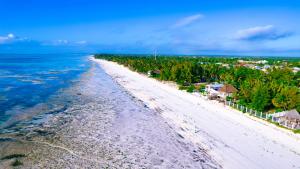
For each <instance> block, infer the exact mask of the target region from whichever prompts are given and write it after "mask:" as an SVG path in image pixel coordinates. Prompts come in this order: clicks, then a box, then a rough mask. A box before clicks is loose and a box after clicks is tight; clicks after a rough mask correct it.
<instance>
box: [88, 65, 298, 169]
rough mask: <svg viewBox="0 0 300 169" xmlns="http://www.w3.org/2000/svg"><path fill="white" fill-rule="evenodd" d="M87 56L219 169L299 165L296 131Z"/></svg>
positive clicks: (291, 166) (290, 166) (120, 66)
mask: <svg viewBox="0 0 300 169" xmlns="http://www.w3.org/2000/svg"><path fill="white" fill-rule="evenodd" d="M92 60H93V61H95V62H97V63H99V64H100V65H101V67H102V68H103V69H104V70H105V72H106V73H107V74H109V75H110V76H111V77H112V78H113V79H114V80H115V81H116V82H117V83H119V84H120V85H121V86H123V87H124V88H125V89H126V90H128V91H129V92H130V93H131V94H132V95H133V96H135V97H137V98H138V99H140V100H142V101H143V102H144V103H145V104H146V105H147V106H148V107H150V108H151V109H154V110H156V111H158V112H160V114H161V116H162V117H164V118H165V119H166V120H167V121H168V123H169V124H170V125H174V126H176V130H177V132H178V133H180V134H181V135H182V136H183V137H185V138H187V139H188V140H191V141H192V142H194V143H195V144H199V145H201V146H203V147H205V149H206V150H207V151H208V152H209V154H210V155H211V156H213V157H214V158H216V160H217V161H218V162H219V163H220V164H221V165H222V166H223V167H224V168H241V167H244V168H245V166H247V167H248V168H297V167H300V165H299V163H297V161H300V148H299V146H298V145H300V139H299V138H300V137H299V136H298V135H295V134H293V133H289V132H288V131H285V129H281V128H278V127H276V126H274V125H273V124H268V123H267V122H264V121H262V120H259V119H255V118H253V117H250V116H249V117H250V118H249V117H248V116H245V115H244V114H242V113H240V112H239V111H237V110H235V109H233V108H230V107H224V106H223V105H220V104H219V103H213V102H212V101H207V100H204V99H203V98H201V97H200V96H195V95H193V94H190V93H187V92H184V91H180V90H178V89H177V88H176V87H175V86H174V85H173V86H172V85H169V84H165V83H162V82H159V81H157V80H155V79H151V78H148V77H146V76H145V75H141V74H139V73H137V72H133V71H131V70H129V69H128V68H126V67H124V66H122V65H118V64H117V63H113V62H109V61H105V60H97V59H92ZM245 143H246V144H247V145H245ZM247 167H246V168H247Z"/></svg>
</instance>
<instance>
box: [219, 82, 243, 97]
mask: <svg viewBox="0 0 300 169" xmlns="http://www.w3.org/2000/svg"><path fill="white" fill-rule="evenodd" d="M237 91H238V90H237V89H236V88H235V87H233V86H232V85H230V84H225V85H223V86H222V87H221V88H220V89H219V91H218V92H219V96H220V97H221V98H222V99H224V100H225V99H226V97H231V96H232V94H233V93H236V92H237Z"/></svg>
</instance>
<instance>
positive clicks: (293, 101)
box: [272, 87, 300, 110]
mask: <svg viewBox="0 0 300 169" xmlns="http://www.w3.org/2000/svg"><path fill="white" fill-rule="evenodd" d="M299 100H300V95H299V93H298V88H297V87H284V88H282V89H281V91H280V92H279V93H278V94H277V95H276V96H275V98H273V99H272V103H273V105H274V106H275V107H278V108H282V109H284V110H290V109H293V108H296V107H297V106H298V105H299Z"/></svg>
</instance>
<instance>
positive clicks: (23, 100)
mask: <svg viewBox="0 0 300 169" xmlns="http://www.w3.org/2000/svg"><path fill="white" fill-rule="evenodd" d="M89 66H90V65H89V62H88V57H87V55H86V54H0V130H1V128H4V127H8V126H7V124H10V125H11V124H14V123H16V122H18V120H20V119H18V118H15V117H16V116H18V115H20V114H21V113H26V112H28V111H26V110H28V109H30V108H32V107H34V106H36V105H38V104H40V103H43V102H47V100H48V98H49V97H50V96H51V95H54V94H57V92H59V91H60V90H61V89H63V88H67V87H68V86H70V85H72V83H74V82H75V81H76V79H77V78H78V77H79V76H80V75H81V74H82V73H83V72H85V71H87V70H88V68H89ZM23 116H24V115H23ZM29 117H30V116H29ZM29 117H28V118H29ZM28 118H26V120H28ZM22 120H25V119H22Z"/></svg>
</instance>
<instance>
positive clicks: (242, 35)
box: [235, 25, 292, 41]
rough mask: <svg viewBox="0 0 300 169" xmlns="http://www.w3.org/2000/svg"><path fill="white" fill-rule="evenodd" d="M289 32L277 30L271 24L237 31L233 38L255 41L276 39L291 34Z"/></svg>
mask: <svg viewBox="0 0 300 169" xmlns="http://www.w3.org/2000/svg"><path fill="white" fill-rule="evenodd" d="M291 35H292V33H290V32H279V31H277V30H276V29H275V27H274V26H273V25H266V26H256V27H252V28H247V29H243V30H239V31H237V33H236V35H235V39H237V40H247V41H257V40H277V39H281V38H285V37H288V36H291Z"/></svg>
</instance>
